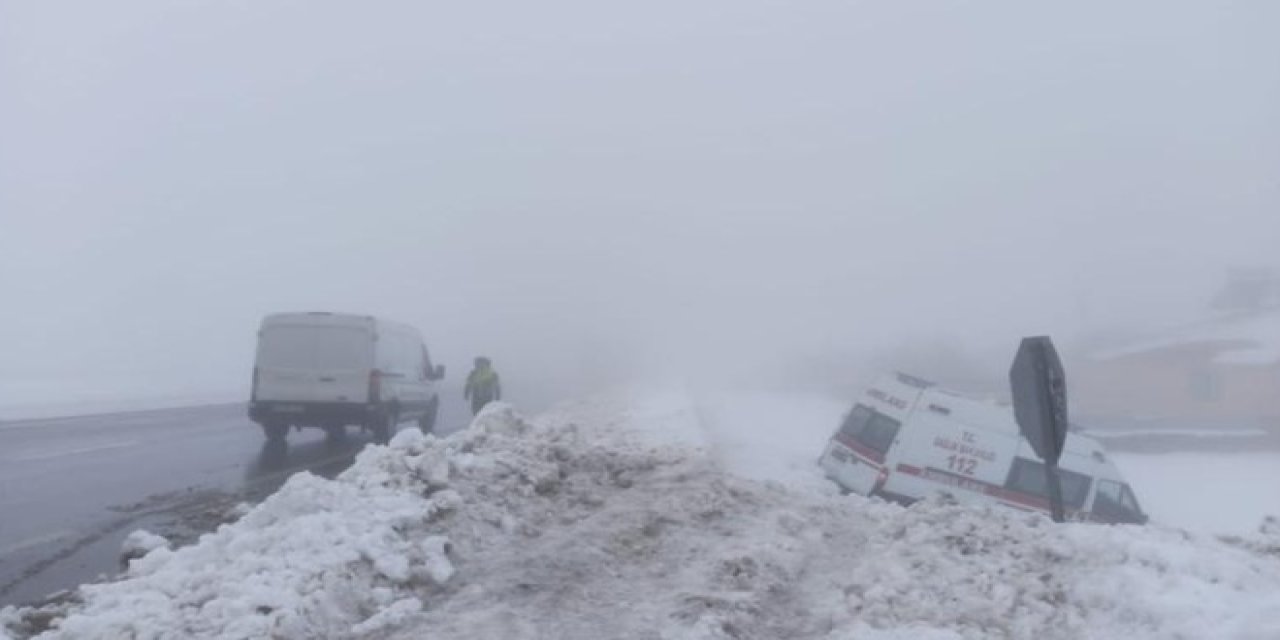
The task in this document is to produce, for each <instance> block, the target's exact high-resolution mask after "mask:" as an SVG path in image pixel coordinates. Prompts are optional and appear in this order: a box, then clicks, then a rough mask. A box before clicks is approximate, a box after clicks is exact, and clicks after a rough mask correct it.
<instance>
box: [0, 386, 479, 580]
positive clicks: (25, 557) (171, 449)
mask: <svg viewBox="0 0 1280 640" xmlns="http://www.w3.org/2000/svg"><path fill="white" fill-rule="evenodd" d="M457 395H460V394H457ZM465 411H466V409H465V407H464V405H463V403H462V402H461V401H460V400H456V401H453V402H450V401H449V399H446V402H445V403H444V405H442V416H441V417H442V419H441V423H440V425H441V429H442V430H456V429H458V428H461V427H462V426H465V425H466V424H467V422H468V419H469V415H468V414H467V413H465ZM351 433H353V434H356V433H357V432H356V430H354V429H352V430H351ZM289 441H290V445H291V446H290V447H289V448H288V449H287V450H285V451H280V450H268V449H266V448H264V446H263V437H262V431H261V430H260V429H259V428H258V426H257V425H255V424H253V423H252V422H250V421H249V419H248V418H247V417H246V415H245V407H244V405H241V404H235V405H219V406H206V407H190V408H182V409H164V410H153V411H136V412H127V413H115V414H106V415H88V416H78V417H71V418H53V419H40V420H10V421H4V422H0V605H4V604H12V603H19V602H31V601H34V600H37V599H39V598H42V597H44V596H46V595H48V594H49V593H50V592H53V591H57V590H60V589H66V588H70V587H74V586H75V585H77V584H80V583H81V582H85V581H88V580H92V579H94V578H96V577H97V576H98V575H99V574H114V573H115V572H116V571H118V570H119V569H120V567H119V562H118V556H119V550H120V543H121V541H122V540H123V539H124V538H125V536H126V535H127V534H128V533H129V532H130V531H131V530H133V529H135V528H138V527H148V528H159V529H163V530H164V531H165V533H169V534H171V535H174V536H176V537H178V538H180V539H182V538H189V537H194V536H195V535H198V534H199V533H203V532H204V531H207V530H209V529H212V528H213V527H214V526H216V525H217V524H218V522H219V520H220V518H221V517H222V516H223V514H224V513H226V512H227V511H228V510H229V509H230V508H231V507H233V506H235V504H236V503H238V502H239V501H241V500H250V501H256V500H258V499H261V498H262V497H264V496H266V495H268V494H270V493H271V492H272V491H275V490H276V489H277V488H278V487H279V486H280V485H281V484H283V483H284V481H285V479H286V478H288V477H289V476H291V475H292V474H294V473H296V472H298V471H301V470H311V471H313V472H315V473H318V474H321V475H327V476H333V475H336V474H337V473H338V472H340V471H342V470H343V469H345V468H346V467H347V466H348V465H350V463H351V461H352V460H354V459H355V454H356V453H357V452H358V451H359V450H360V448H361V447H363V446H364V444H365V442H366V441H367V440H366V439H365V438H363V437H360V436H358V435H354V436H353V437H351V438H350V439H349V440H347V441H346V442H343V443H340V444H336V445H331V444H329V443H326V442H325V441H324V437H323V434H322V433H321V432H320V431H318V430H308V431H303V432H294V433H291V434H290V437H289Z"/></svg>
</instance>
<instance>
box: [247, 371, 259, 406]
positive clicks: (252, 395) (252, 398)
mask: <svg viewBox="0 0 1280 640" xmlns="http://www.w3.org/2000/svg"><path fill="white" fill-rule="evenodd" d="M257 401H258V368H257V367H254V368H253V386H252V387H249V402H257Z"/></svg>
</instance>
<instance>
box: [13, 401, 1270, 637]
mask: <svg viewBox="0 0 1280 640" xmlns="http://www.w3.org/2000/svg"><path fill="white" fill-rule="evenodd" d="M692 406H693V405H692V404H691V403H688V402H684V401H683V400H682V399H681V398H680V397H679V396H672V395H669V396H666V397H663V398H660V399H658V400H656V401H654V400H651V399H646V400H644V401H636V400H633V399H628V398H625V397H621V396H619V397H614V398H601V399H597V400H595V401H593V402H587V403H580V404H576V405H572V406H567V407H564V408H561V409H559V410H557V411H554V412H552V413H549V414H547V415H544V416H542V417H540V418H538V419H536V420H528V419H525V418H522V417H521V416H519V415H517V414H516V413H515V412H514V411H513V410H512V409H511V408H510V407H508V406H502V405H499V406H494V407H491V408H489V409H486V410H485V411H484V412H483V413H482V414H481V416H480V417H479V418H478V419H477V420H476V422H475V423H474V424H473V425H472V427H471V428H470V429H468V430H466V431H463V432H460V433H457V434H453V435H451V436H449V437H447V438H443V439H437V438H435V437H430V436H422V435H421V434H420V433H418V432H416V431H408V432H404V433H401V434H400V435H398V436H397V437H396V438H395V439H394V440H393V442H392V443H391V445H390V446H389V447H370V448H368V449H367V450H366V451H365V452H364V453H362V454H361V455H360V457H359V459H358V460H357V461H356V463H355V464H354V465H353V466H352V468H351V469H350V470H348V471H347V472H346V473H344V474H343V475H342V476H340V477H339V478H338V479H336V480H333V481H328V480H323V479H320V478H317V477H314V476H311V475H306V474H302V475H298V476H295V477H294V478H292V479H291V480H290V481H289V482H288V483H287V484H286V485H285V486H284V487H283V488H282V489H281V490H280V491H279V492H277V493H276V494H275V495H273V496H272V497H270V498H268V499H267V500H266V501H264V502H263V503H262V504H261V505H259V506H257V507H256V508H254V509H253V510H252V511H250V512H249V513H247V514H246V515H245V516H244V517H243V518H242V519H241V520H239V521H238V522H235V523H233V524H229V525H224V526H223V527H221V528H220V529H218V530H217V531H215V532H213V533H210V534H208V535H206V536H204V537H203V538H201V539H200V541H199V542H198V543H196V544H194V545H192V546H190V547H186V548H182V549H178V550H170V549H168V548H165V547H164V546H163V545H155V548H154V550H152V551H150V552H149V553H147V554H146V555H145V556H143V557H142V558H140V559H137V560H134V561H133V562H132V564H131V566H130V569H129V571H128V573H127V574H126V575H125V576H124V577H123V578H122V579H121V580H119V581H116V582H112V583H106V584H98V585H87V586H84V587H82V589H81V594H80V600H81V602H79V603H78V604H75V605H73V606H71V607H70V608H69V610H67V611H63V612H60V613H59V616H60V617H59V619H57V620H56V621H55V622H54V625H55V626H54V627H53V628H52V629H51V630H49V631H47V632H45V633H44V634H43V635H41V636H39V637H41V638H383V639H391V638H406V639H407V638H423V637H430V638H445V639H457V640H461V639H463V638H466V639H475V638H508V639H510V638H567V639H579V638H580V639H584V640H586V639H590V640H597V639H601V638H636V639H640V638H654V639H661V638H761V639H764V638H769V639H773V638H850V639H852V638H859V639H872V640H886V639H906V638H925V639H943V638H1037V639H1048V638H1125V639H1126V640H1138V639H1143V638H1152V639H1155V638H1161V639H1164V638H1257V639H1262V638H1277V637H1280V538H1273V539H1267V538H1263V537H1260V538H1258V539H1254V540H1239V541H1221V540H1216V539H1213V538H1207V537H1197V536H1193V535H1190V534H1185V533H1182V532H1180V531H1176V530H1170V529H1159V528H1150V527H1107V526H1099V525H1053V524H1052V523H1050V522H1048V521H1047V520H1045V519H1044V518H1042V517H1039V516H1032V515H1024V514H1019V513H1017V512H1012V511H1006V510H984V509H974V508H967V507H959V506H955V505H952V504H947V503H945V502H942V501H933V502H927V503H922V504H918V505H916V506H913V507H911V508H908V509H903V508H900V507H897V506H892V505H887V504H884V503H881V502H878V501H873V500H866V499H863V498H860V497H857V496H852V497H840V496H837V495H832V494H831V493H830V492H826V491H810V490H796V489H793V488H788V487H787V486H784V485H783V484H780V483H777V482H773V483H768V484H764V483H761V482H759V481H756V480H752V479H749V478H744V477H742V476H741V475H737V474H732V473H728V472H726V471H725V470H724V469H723V468H722V467H721V466H720V465H718V464H717V463H716V461H715V460H714V456H709V455H707V451H706V442H707V440H704V439H703V438H702V436H701V435H700V431H701V425H700V423H699V418H698V412H697V411H695V410H694V409H693V408H692ZM655 434H658V435H655ZM818 446H820V443H819V445H818ZM31 613H32V612H31V611H20V610H14V609H7V610H5V611H3V612H0V622H4V623H7V624H8V625H9V627H10V633H13V634H15V635H22V632H21V629H20V627H21V625H22V624H23V623H22V622H21V620H22V619H23V618H24V616H25V617H26V618H27V619H30V618H31V616H30V614H31ZM0 635H2V634H0Z"/></svg>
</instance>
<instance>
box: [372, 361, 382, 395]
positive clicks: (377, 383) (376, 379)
mask: <svg viewBox="0 0 1280 640" xmlns="http://www.w3.org/2000/svg"><path fill="white" fill-rule="evenodd" d="M381 397H382V372H381V371H379V370H377V369H374V370H373V371H370V372H369V402H378V400H379V399H380V398H381Z"/></svg>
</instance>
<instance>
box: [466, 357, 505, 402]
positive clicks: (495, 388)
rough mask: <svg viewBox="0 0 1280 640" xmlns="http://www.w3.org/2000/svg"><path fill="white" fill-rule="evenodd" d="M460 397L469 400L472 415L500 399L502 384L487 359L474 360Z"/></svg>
mask: <svg viewBox="0 0 1280 640" xmlns="http://www.w3.org/2000/svg"><path fill="white" fill-rule="evenodd" d="M462 397H464V398H467V399H468V400H471V413H472V414H477V413H480V410H481V409H483V408H484V406H485V405H486V404H489V403H490V402H493V401H494V400H501V399H502V382H501V381H500V380H498V372H497V371H494V370H493V363H492V362H490V361H489V359H488V358H484V357H480V358H476V363H475V368H474V369H472V370H471V373H469V374H467V386H466V388H465V389H463V391H462Z"/></svg>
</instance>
